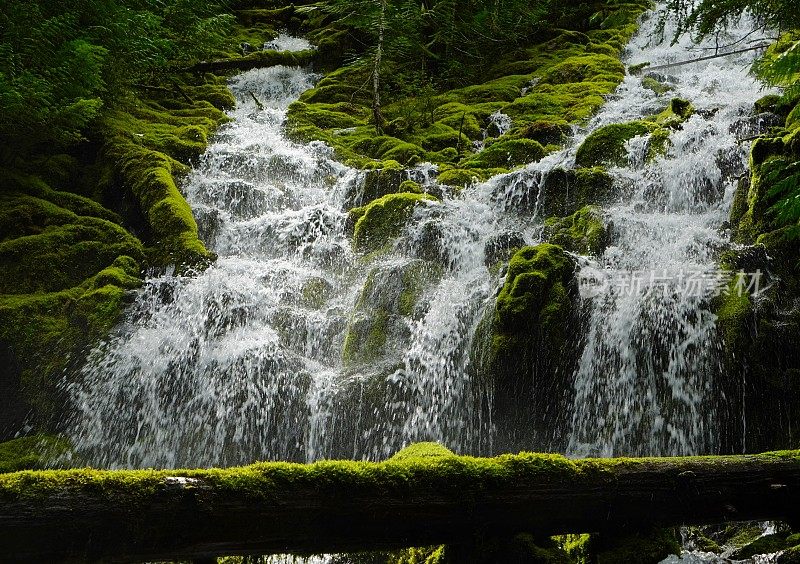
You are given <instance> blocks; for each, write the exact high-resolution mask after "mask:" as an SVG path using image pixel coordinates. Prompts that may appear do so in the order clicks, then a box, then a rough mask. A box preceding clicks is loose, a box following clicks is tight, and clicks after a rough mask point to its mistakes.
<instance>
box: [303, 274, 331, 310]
mask: <svg viewBox="0 0 800 564" xmlns="http://www.w3.org/2000/svg"><path fill="white" fill-rule="evenodd" d="M330 292H331V285H330V283H328V281H327V280H325V279H324V278H311V279H309V280H308V281H307V282H306V283H305V284H303V290H302V292H301V297H300V303H301V304H302V305H304V306H306V307H310V308H312V309H320V308H321V307H322V306H323V305H325V302H326V301H327V299H328V296H329V294H330Z"/></svg>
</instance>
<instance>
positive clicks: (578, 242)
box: [545, 206, 609, 256]
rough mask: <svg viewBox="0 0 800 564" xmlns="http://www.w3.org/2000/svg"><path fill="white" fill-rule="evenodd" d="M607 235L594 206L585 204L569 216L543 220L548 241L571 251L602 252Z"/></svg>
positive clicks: (600, 216) (599, 212) (599, 214)
mask: <svg viewBox="0 0 800 564" xmlns="http://www.w3.org/2000/svg"><path fill="white" fill-rule="evenodd" d="M608 235H609V234H608V230H607V229H606V225H605V222H604V220H603V215H602V213H601V211H600V209H599V208H598V207H596V206H586V207H584V208H581V209H579V210H578V211H576V212H575V213H574V214H572V215H571V216H568V217H563V218H558V217H551V218H548V219H547V220H546V221H545V236H546V238H547V240H548V242H550V243H553V244H555V245H559V246H560V247H562V248H563V249H564V250H567V251H571V252H573V253H580V254H583V255H595V256H599V255H601V254H603V251H604V250H605V247H606V245H607V242H608Z"/></svg>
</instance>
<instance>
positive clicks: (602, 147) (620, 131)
mask: <svg viewBox="0 0 800 564" xmlns="http://www.w3.org/2000/svg"><path fill="white" fill-rule="evenodd" d="M653 129H655V128H654V126H653V125H651V124H649V123H647V122H645V121H641V120H640V121H632V122H628V123H612V124H609V125H605V126H603V127H600V128H598V129H596V130H594V131H593V132H592V133H591V134H589V136H588V137H587V138H586V139H585V140H584V141H583V143H581V146H580V147H578V151H577V152H576V153H575V164H576V165H578V166H582V167H592V166H598V165H613V166H623V165H625V164H626V163H627V160H628V152H627V151H626V149H625V144H626V143H627V142H628V141H630V140H631V139H633V138H634V137H636V136H637V135H646V134H648V133H650V132H651V131H653Z"/></svg>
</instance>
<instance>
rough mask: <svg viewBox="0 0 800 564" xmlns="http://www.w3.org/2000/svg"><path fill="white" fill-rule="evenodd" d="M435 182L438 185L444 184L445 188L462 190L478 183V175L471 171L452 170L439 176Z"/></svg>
mask: <svg viewBox="0 0 800 564" xmlns="http://www.w3.org/2000/svg"><path fill="white" fill-rule="evenodd" d="M437 180H438V181H439V183H440V184H444V185H445V186H454V187H457V188H464V187H466V186H469V185H470V184H473V183H475V182H478V181H479V180H480V179H479V177H478V175H477V174H475V173H474V172H473V171H471V170H463V169H457V168H452V169H450V170H445V171H443V172H442V173H441V174H439V176H438V177H437Z"/></svg>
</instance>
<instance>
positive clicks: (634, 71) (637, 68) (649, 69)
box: [631, 43, 769, 74]
mask: <svg viewBox="0 0 800 564" xmlns="http://www.w3.org/2000/svg"><path fill="white" fill-rule="evenodd" d="M767 47H769V43H761V44H759V45H755V46H753V47H746V48H744V49H736V50H735V51H728V52H726V53H715V54H713V55H706V56H704V57H697V58H695V59H687V60H685V61H676V62H674V63H667V64H664V65H656V66H654V67H651V66H649V65H648V66H640V65H636V66H635V68H634V69H631V74H639V73H641V72H644V71H647V72H653V71H660V70H666V69H671V68H673V67H680V66H683V65H691V64H692V63H699V62H701V61H710V60H711V59H719V58H720V57H728V56H730V55H740V54H742V53H747V52H749V51H758V50H760V49H766V48H767Z"/></svg>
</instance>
